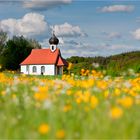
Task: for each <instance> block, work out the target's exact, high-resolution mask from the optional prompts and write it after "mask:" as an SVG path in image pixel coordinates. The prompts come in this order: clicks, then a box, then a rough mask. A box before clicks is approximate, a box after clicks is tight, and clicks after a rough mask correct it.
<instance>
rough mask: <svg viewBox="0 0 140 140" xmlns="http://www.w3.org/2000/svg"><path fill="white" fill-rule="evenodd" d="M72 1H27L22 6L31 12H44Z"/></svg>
mask: <svg viewBox="0 0 140 140" xmlns="http://www.w3.org/2000/svg"><path fill="white" fill-rule="evenodd" d="M71 2H72V0H27V1H24V3H23V5H24V7H25V8H28V9H32V10H46V9H48V8H52V7H56V6H59V5H64V4H69V3H71Z"/></svg>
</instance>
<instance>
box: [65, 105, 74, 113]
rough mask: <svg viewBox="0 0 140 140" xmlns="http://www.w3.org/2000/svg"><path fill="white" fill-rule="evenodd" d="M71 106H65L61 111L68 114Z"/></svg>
mask: <svg viewBox="0 0 140 140" xmlns="http://www.w3.org/2000/svg"><path fill="white" fill-rule="evenodd" d="M71 108H72V107H71V105H65V106H64V107H63V111H64V112H68V111H69V110H71Z"/></svg>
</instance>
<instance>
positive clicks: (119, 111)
mask: <svg viewBox="0 0 140 140" xmlns="http://www.w3.org/2000/svg"><path fill="white" fill-rule="evenodd" d="M122 115H123V111H122V109H121V108H119V107H114V108H112V109H111V111H110V116H111V118H113V119H119V118H120V117H121V116H122Z"/></svg>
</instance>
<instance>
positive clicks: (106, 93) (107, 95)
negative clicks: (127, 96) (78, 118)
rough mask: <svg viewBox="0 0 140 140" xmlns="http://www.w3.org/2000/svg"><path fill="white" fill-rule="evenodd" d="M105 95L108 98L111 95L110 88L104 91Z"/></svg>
mask: <svg viewBox="0 0 140 140" xmlns="http://www.w3.org/2000/svg"><path fill="white" fill-rule="evenodd" d="M104 97H105V98H108V97H109V91H108V90H106V91H105V92H104Z"/></svg>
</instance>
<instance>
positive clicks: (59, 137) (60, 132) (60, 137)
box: [56, 129, 65, 139]
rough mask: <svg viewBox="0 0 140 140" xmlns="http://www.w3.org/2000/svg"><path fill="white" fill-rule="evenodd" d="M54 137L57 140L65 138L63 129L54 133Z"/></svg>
mask: <svg viewBox="0 0 140 140" xmlns="http://www.w3.org/2000/svg"><path fill="white" fill-rule="evenodd" d="M56 137H57V138H58V139H63V138H64V137H65V131H64V130H63V129H61V130H59V131H57V132H56Z"/></svg>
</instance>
